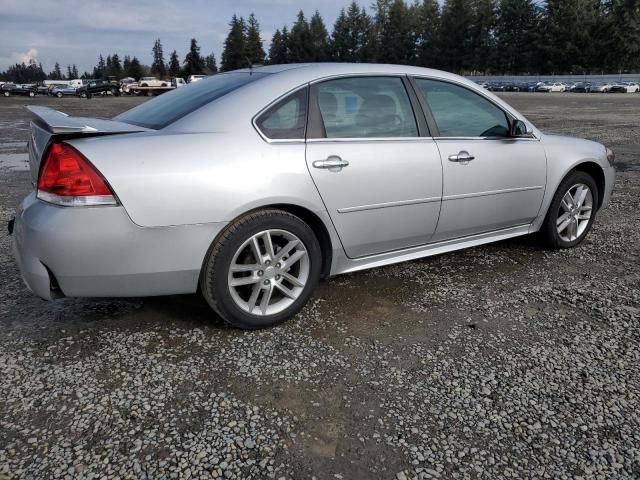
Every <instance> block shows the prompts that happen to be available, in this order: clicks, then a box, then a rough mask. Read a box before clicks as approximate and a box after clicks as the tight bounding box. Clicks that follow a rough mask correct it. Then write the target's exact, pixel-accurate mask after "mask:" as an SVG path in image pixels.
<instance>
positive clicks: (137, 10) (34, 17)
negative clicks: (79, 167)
mask: <svg viewBox="0 0 640 480" xmlns="http://www.w3.org/2000/svg"><path fill="white" fill-rule="evenodd" d="M349 2H350V0H1V2H0V3H1V4H2V7H1V8H0V70H5V69H6V68H7V67H8V66H9V65H12V64H15V63H16V62H18V63H19V62H28V61H29V60H30V59H35V60H36V61H38V62H42V67H43V68H44V70H45V72H49V71H51V70H52V69H53V66H54V64H55V62H56V61H57V62H60V65H61V66H62V68H63V71H64V70H65V69H66V65H68V64H74V63H75V64H76V65H77V67H78V70H79V71H80V72H83V71H91V70H92V69H93V66H94V65H95V64H96V63H97V61H98V55H99V54H100V53H102V54H103V55H104V56H105V57H106V56H107V54H110V53H118V55H119V56H120V58H121V59H122V58H123V57H124V56H125V55H131V56H134V55H135V56H137V57H138V58H139V59H140V61H141V62H142V63H144V64H150V63H151V47H152V46H153V42H154V41H155V39H156V38H160V40H161V41H162V46H163V49H164V54H165V60H167V59H168V57H169V54H170V53H171V51H173V50H174V49H175V50H177V52H178V55H179V56H180V59H181V60H182V59H184V55H185V54H186V53H187V50H188V48H189V42H190V39H191V38H192V37H195V38H196V39H197V40H198V44H199V45H200V53H201V54H203V55H208V54H210V53H211V52H213V53H215V55H216V59H217V60H218V63H219V62H220V55H221V53H222V46H223V43H224V39H225V38H226V36H227V33H228V30H229V27H228V23H229V21H230V19H231V16H232V15H233V14H234V13H236V14H237V15H238V16H243V17H245V18H246V17H248V16H249V14H250V13H251V12H254V13H255V14H256V17H257V18H258V21H259V22H260V26H261V29H262V39H263V41H264V45H265V50H267V49H268V45H269V42H270V40H271V37H272V35H273V32H275V30H276V28H281V27H282V26H283V25H285V24H286V25H287V26H288V27H289V26H290V25H291V24H292V23H293V22H294V21H295V18H296V15H297V13H298V11H299V10H300V9H302V10H303V11H304V12H305V15H306V17H307V19H308V18H309V17H310V16H311V15H312V14H313V12H314V11H315V10H316V9H318V10H319V11H320V14H321V15H322V17H323V18H324V20H325V23H326V24H327V29H328V30H329V31H331V29H332V26H333V23H334V22H335V19H336V18H337V16H338V14H339V13H340V9H341V8H342V7H346V6H347V4H348V3H349ZM360 3H361V4H362V5H367V6H368V5H369V3H370V2H369V1H365V2H362V1H361V2H360Z"/></svg>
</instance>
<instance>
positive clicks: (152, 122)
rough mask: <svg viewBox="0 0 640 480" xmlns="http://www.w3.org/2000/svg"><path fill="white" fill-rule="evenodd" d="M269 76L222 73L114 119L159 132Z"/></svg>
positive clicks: (181, 88) (155, 99)
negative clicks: (221, 98) (231, 93)
mask: <svg viewBox="0 0 640 480" xmlns="http://www.w3.org/2000/svg"><path fill="white" fill-rule="evenodd" d="M265 75H268V74H266V73H256V72H253V73H250V72H236V73H219V74H217V75H214V76H212V77H208V78H206V79H204V80H202V81H200V82H196V83H191V84H189V85H188V86H186V87H180V88H178V89H176V90H173V91H172V92H169V93H165V94H164V95H161V96H159V97H156V98H154V99H153V100H149V101H148V102H145V103H143V104H142V105H138V106H137V107H135V108H132V109H131V110H127V111H126V112H124V113H122V114H120V115H118V116H117V117H115V118H114V120H116V121H119V122H125V123H131V124H133V125H138V126H140V127H145V128H152V129H155V130H158V129H160V128H164V127H166V126H167V125H170V124H172V123H173V122H175V121H176V120H178V119H180V118H182V117H184V116H185V115H188V114H190V113H192V112H194V111H196V110H197V109H199V108H200V107H203V106H205V105H206V104H208V103H210V102H212V101H214V100H216V99H218V98H220V97H222V96H224V95H226V94H227V93H229V92H232V91H234V90H236V89H238V88H240V87H242V86H243V85H246V84H248V83H251V82H254V81H256V80H258V79H260V78H262V77H264V76H265Z"/></svg>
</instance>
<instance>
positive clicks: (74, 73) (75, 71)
mask: <svg viewBox="0 0 640 480" xmlns="http://www.w3.org/2000/svg"><path fill="white" fill-rule="evenodd" d="M40 69H42V66H40ZM71 75H72V77H73V78H74V79H75V78H79V75H78V67H76V64H75V63H74V64H73V67H72V68H71Z"/></svg>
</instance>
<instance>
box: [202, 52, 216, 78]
mask: <svg viewBox="0 0 640 480" xmlns="http://www.w3.org/2000/svg"><path fill="white" fill-rule="evenodd" d="M204 70H205V73H206V74H207V75H214V74H216V73H218V64H217V62H216V56H215V55H214V54H213V52H212V53H211V54H210V55H207V56H206V57H205V58H204Z"/></svg>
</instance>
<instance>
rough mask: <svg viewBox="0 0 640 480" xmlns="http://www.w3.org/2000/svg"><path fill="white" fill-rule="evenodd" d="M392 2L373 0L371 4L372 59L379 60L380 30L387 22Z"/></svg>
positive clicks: (388, 0)
mask: <svg viewBox="0 0 640 480" xmlns="http://www.w3.org/2000/svg"><path fill="white" fill-rule="evenodd" d="M392 2H393V0H375V3H373V4H372V5H371V8H372V9H373V32H372V36H373V40H372V42H373V43H372V51H373V59H374V61H379V58H380V47H381V45H382V31H383V28H384V26H385V25H386V24H387V22H388V19H389V10H390V9H391V4H392Z"/></svg>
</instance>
